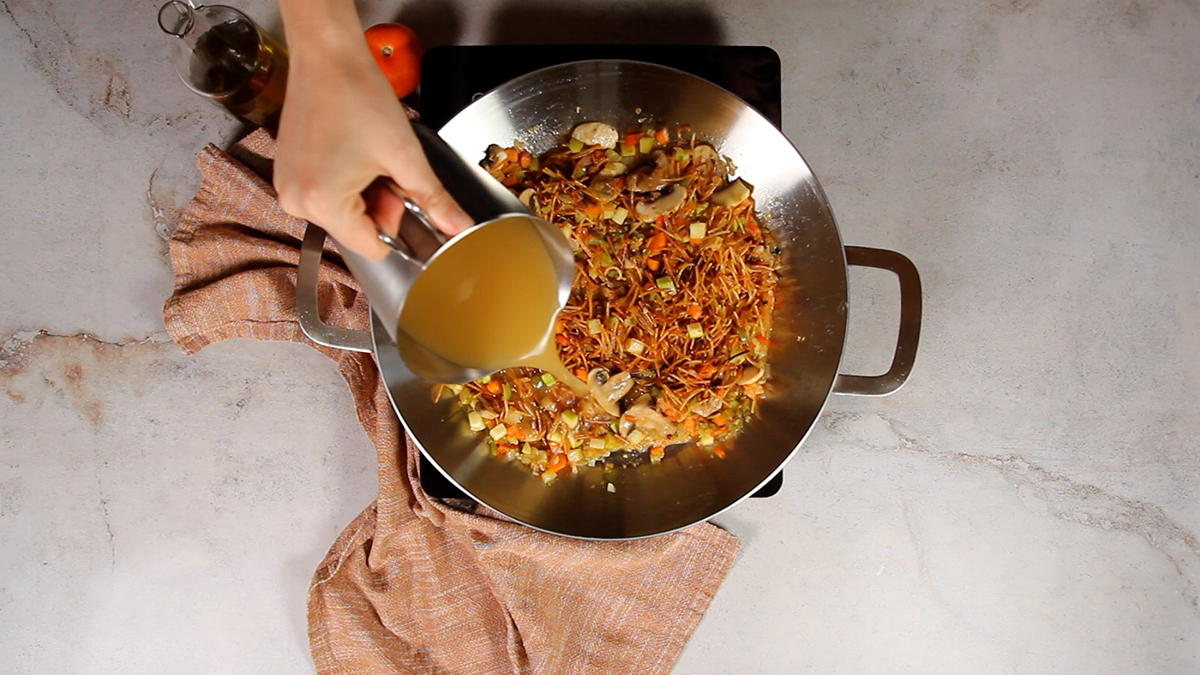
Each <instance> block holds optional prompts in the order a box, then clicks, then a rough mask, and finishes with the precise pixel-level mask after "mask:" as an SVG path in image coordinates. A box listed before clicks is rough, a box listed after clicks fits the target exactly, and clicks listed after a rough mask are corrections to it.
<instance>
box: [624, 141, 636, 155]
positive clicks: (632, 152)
mask: <svg viewBox="0 0 1200 675" xmlns="http://www.w3.org/2000/svg"><path fill="white" fill-rule="evenodd" d="M636 154H637V149H636V148H634V147H633V146H632V145H630V144H628V143H624V142H622V143H621V156H622V157H633V156H634V155H636Z"/></svg>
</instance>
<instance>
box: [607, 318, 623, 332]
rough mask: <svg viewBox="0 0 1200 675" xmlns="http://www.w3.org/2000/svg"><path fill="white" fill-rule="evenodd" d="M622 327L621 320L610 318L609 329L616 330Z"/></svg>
mask: <svg viewBox="0 0 1200 675" xmlns="http://www.w3.org/2000/svg"><path fill="white" fill-rule="evenodd" d="M620 325H621V320H620V319H618V318H617V317H615V316H610V317H608V329H609V330H616V328H617V326H620Z"/></svg>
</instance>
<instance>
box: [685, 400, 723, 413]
mask: <svg viewBox="0 0 1200 675" xmlns="http://www.w3.org/2000/svg"><path fill="white" fill-rule="evenodd" d="M724 405H725V402H724V401H722V400H721V399H720V397H717V396H709V397H708V398H706V399H705V400H703V401H694V402H693V403H692V404H691V405H689V406H688V407H689V408H690V409H691V410H692V412H694V413H696V414H697V415H701V416H703V417H709V416H711V415H714V414H716V412H717V411H718V410H720V409H721V408H722V406H724Z"/></svg>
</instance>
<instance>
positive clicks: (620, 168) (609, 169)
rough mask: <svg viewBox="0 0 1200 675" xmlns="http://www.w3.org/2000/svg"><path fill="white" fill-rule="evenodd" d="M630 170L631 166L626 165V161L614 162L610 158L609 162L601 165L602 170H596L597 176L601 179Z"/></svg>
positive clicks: (613, 176)
mask: <svg viewBox="0 0 1200 675" xmlns="http://www.w3.org/2000/svg"><path fill="white" fill-rule="evenodd" d="M628 170H629V167H627V166H625V163H624V162H614V161H611V160H610V161H609V162H608V163H607V164H605V165H604V166H602V167H600V170H599V171H597V172H596V178H599V179H600V180H607V179H609V178H616V177H617V176H620V175H623V174H624V173H625V172H626V171H628Z"/></svg>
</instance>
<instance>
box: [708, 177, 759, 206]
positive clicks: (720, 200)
mask: <svg viewBox="0 0 1200 675" xmlns="http://www.w3.org/2000/svg"><path fill="white" fill-rule="evenodd" d="M749 196H750V186H748V185H746V184H745V183H743V182H742V179H741V178H739V179H737V180H735V181H733V182H732V183H730V184H729V185H726V186H725V187H723V188H721V189H720V190H717V191H716V192H714V193H713V196H712V199H711V201H712V203H713V204H716V205H717V206H737V205H738V204H741V203H742V202H744V201H746V199H747V198H748V197H749Z"/></svg>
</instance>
